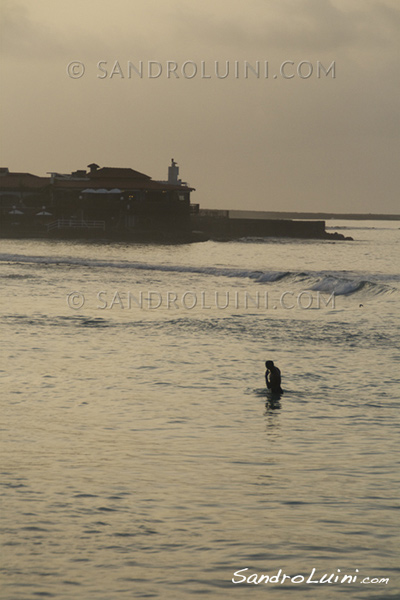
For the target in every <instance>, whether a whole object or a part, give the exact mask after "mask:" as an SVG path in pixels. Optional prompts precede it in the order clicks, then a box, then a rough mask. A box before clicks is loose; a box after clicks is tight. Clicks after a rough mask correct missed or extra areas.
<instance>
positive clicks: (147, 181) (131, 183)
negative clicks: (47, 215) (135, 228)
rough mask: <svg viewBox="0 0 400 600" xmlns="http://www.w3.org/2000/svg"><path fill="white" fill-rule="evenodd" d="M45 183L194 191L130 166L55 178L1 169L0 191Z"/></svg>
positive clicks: (61, 186) (73, 187) (39, 186)
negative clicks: (163, 180)
mask: <svg viewBox="0 0 400 600" xmlns="http://www.w3.org/2000/svg"><path fill="white" fill-rule="evenodd" d="M96 166H97V165H96ZM48 186H51V187H53V188H55V189H68V190H84V189H87V188H91V189H95V190H96V189H102V188H104V189H107V190H112V189H116V188H118V189H120V190H121V191H134V190H149V191H150V190H154V191H156V190H160V191H162V190H166V191H167V190H180V191H192V190H194V188H191V187H188V186H186V185H179V184H171V183H168V182H160V181H154V180H153V179H152V178H151V177H150V176H149V175H145V174H144V173H140V172H139V171H135V170H134V169H130V168H120V167H102V168H101V169H96V170H95V171H94V170H93V171H91V172H89V173H87V176H86V178H82V177H73V176H72V177H68V176H57V175H56V176H55V177H38V176H37V175H32V174H31V173H9V172H3V173H1V176H0V189H2V190H13V189H14V190H20V189H43V188H45V187H48Z"/></svg>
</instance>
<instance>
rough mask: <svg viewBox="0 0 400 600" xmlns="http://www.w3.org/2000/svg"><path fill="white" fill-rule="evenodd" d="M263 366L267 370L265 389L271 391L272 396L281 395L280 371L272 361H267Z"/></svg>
mask: <svg viewBox="0 0 400 600" xmlns="http://www.w3.org/2000/svg"><path fill="white" fill-rule="evenodd" d="M265 366H266V368H267V370H266V371H265V383H266V384H267V388H268V389H269V390H271V392H272V393H273V394H283V389H282V388H281V372H280V369H278V367H276V366H275V365H274V361H273V360H267V362H266V363H265Z"/></svg>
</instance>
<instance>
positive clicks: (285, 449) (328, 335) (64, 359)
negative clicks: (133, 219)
mask: <svg viewBox="0 0 400 600" xmlns="http://www.w3.org/2000/svg"><path fill="white" fill-rule="evenodd" d="M330 226H332V227H333V228H334V229H335V230H339V231H341V232H342V233H345V234H346V235H350V236H352V237H353V238H354V240H355V241H354V242H336V243H334V242H331V241H304V240H303V241H299V240H276V239H269V240H260V239H257V240H254V239H252V240H250V239H246V240H241V241H238V242H227V243H217V242H205V243H201V244H192V245H182V246H179V245H178V246H160V245H150V244H149V245H143V244H132V245H127V244H107V243H96V244H93V243H83V242H52V241H43V240H2V242H1V247H0V279H1V283H2V294H1V313H0V327H1V331H2V341H3V343H2V345H1V363H0V383H1V390H2V393H1V415H2V425H1V428H2V435H1V439H2V442H1V457H2V461H1V462H2V465H1V483H2V492H1V493H2V497H1V503H2V510H1V520H2V525H1V527H2V534H3V539H4V543H5V545H4V547H3V552H2V561H1V579H2V592H1V594H2V595H1V597H2V598H4V599H7V600H20V599H21V598H24V600H25V599H34V598H38V597H43V598H44V597H49V598H57V599H61V600H64V599H65V600H67V599H72V598H74V599H76V598H79V599H85V600H116V599H118V600H119V599H121V600H124V599H131V598H145V597H151V598H160V599H163V600H164V599H167V600H168V599H171V600H172V599H177V600H180V599H182V600H183V599H187V598H192V597H197V596H199V595H202V596H203V597H207V598H212V599H214V598H215V599H221V600H222V599H224V598H227V597H228V595H231V594H232V595H233V596H234V597H237V598H245V597H249V596H250V594H251V597H252V598H266V597H267V596H268V597H272V598H274V599H276V600H283V599H286V598H288V597H293V598H296V599H297V598H303V597H304V598H306V597H307V598H310V597H312V598H324V599H326V598H327V599H328V600H329V599H331V598H332V599H336V598H342V597H346V598H355V599H358V598H361V599H364V598H373V599H375V600H377V599H378V598H379V599H382V600H383V599H384V598H385V599H387V598H397V597H398V595H397V594H398V591H399V587H400V586H399V569H398V566H397V565H398V547H399V534H398V528H397V527H396V526H398V508H399V501H398V491H397V490H398V487H399V485H398V484H399V470H398V462H399V461H398V448H396V445H397V442H398V433H399V394H398V391H399V378H398V372H399V367H400V365H399V359H400V356H399V350H398V348H399V344H398V342H399V335H398V322H399V308H398V299H399V292H400V289H399V288H400V275H399V272H398V264H399V261H398V258H399V237H400V236H399V233H400V231H399V224H398V222H360V221H358V222H349V221H347V222H340V223H338V222H335V223H333V224H330ZM72 292H79V294H80V295H79V296H76V297H75V298H72V297H70V298H72V299H71V300H70V302H72V303H74V302H76V303H78V304H79V302H81V301H82V298H83V297H84V300H85V302H84V304H83V306H82V307H81V308H78V304H75V305H73V306H72V307H70V306H68V304H67V301H66V299H67V296H68V295H69V294H71V293H72ZM99 292H103V294H102V295H101V296H98V294H99ZM116 292H118V295H117V296H116ZM150 292H151V293H152V294H153V296H152V298H153V308H149V307H148V306H147V305H146V302H145V300H144V301H143V306H142V308H140V306H138V301H139V298H140V293H142V297H144V298H146V297H147V296H146V295H148V294H149V293H150ZM216 292H218V302H219V306H220V307H221V306H223V305H224V304H225V303H226V302H227V301H228V300H229V303H228V306H227V307H226V308H218V307H217V305H216V301H215V293H216ZM303 292H304V293H303ZM332 292H334V293H335V303H334V306H333V305H332V301H330V302H329V303H328V305H327V306H325V304H324V302H321V304H320V307H319V308H317V305H316V303H317V298H318V294H319V297H320V299H324V300H327V299H329V298H330V297H331V294H332ZM129 293H130V294H131V306H130V307H129V301H128V298H129ZM168 293H169V294H170V296H169V298H170V300H171V299H173V298H175V296H176V301H175V302H171V303H170V306H169V307H168V305H167V303H166V301H167V298H168ZM257 293H258V295H259V305H258V306H257V302H256V299H257ZM266 293H267V296H266ZM302 293H303V294H302ZM185 294H186V296H185V300H182V298H183V297H184V295H185ZM299 294H302V295H301V297H300V298H301V299H300V305H299V304H298V298H299ZM82 295H83V296H82ZM282 295H284V296H283V298H284V300H283V301H282ZM266 297H267V298H268V306H267V307H266V302H265V298H266ZM246 298H247V301H246ZM160 299H161V305H160V306H159V307H156V305H157V301H159V300H160ZM309 299H311V300H312V304H311V306H310V308H304V306H306V305H307V302H308V300H309ZM195 301H196V306H194V307H193V308H190V306H191V304H193V303H194V302H195ZM246 302H247V305H246ZM185 303H186V304H185ZM301 303H303V304H301ZM104 305H105V306H106V308H101V306H104ZM292 305H293V308H290V306H292ZM275 306H276V308H274V307H275ZM301 306H303V308H302V307H301ZM267 359H272V360H274V361H275V362H276V364H277V365H278V366H279V367H280V368H281V370H282V375H283V388H284V394H283V396H282V398H281V399H280V400H279V401H271V399H269V398H268V397H267V395H266V393H265V390H264V387H265V384H264V362H265V360H267ZM245 568H248V569H249V570H248V571H247V575H250V574H251V573H258V574H260V575H261V574H269V575H275V574H277V573H278V572H279V570H280V569H282V573H285V574H288V575H291V576H296V575H301V574H302V575H304V576H305V577H306V578H307V577H308V576H309V575H310V573H311V572H312V569H313V568H315V570H316V571H315V578H318V577H322V575H324V574H325V573H327V574H328V575H329V574H331V573H335V575H336V574H338V570H339V569H340V574H349V575H352V576H355V575H357V581H356V582H354V583H352V584H339V583H337V584H312V589H310V585H311V584H305V583H292V582H290V581H286V582H284V583H283V584H277V583H275V584H274V583H268V584H266V583H262V584H260V585H252V584H237V585H234V584H233V583H232V578H233V577H234V573H235V572H236V571H238V570H240V569H245ZM357 569H358V571H356V570H357ZM365 577H369V578H371V579H372V578H378V579H383V578H389V582H388V583H387V584H385V583H375V584H362V583H361V581H362V579H364V578H365ZM310 594H311V596H310Z"/></svg>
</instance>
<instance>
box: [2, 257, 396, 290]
mask: <svg viewBox="0 0 400 600" xmlns="http://www.w3.org/2000/svg"><path fill="white" fill-rule="evenodd" d="M0 263H11V264H14V265H18V264H36V265H43V266H54V267H57V266H68V267H71V266H74V267H85V268H90V269H93V268H94V269H127V270H131V271H135V270H136V271H138V270H139V271H155V272H167V273H190V274H199V275H210V276H214V277H229V278H235V279H250V280H252V281H253V282H255V283H259V284H263V283H264V284H269V283H271V284H273V283H281V282H285V283H291V284H294V285H296V284H299V285H300V284H301V285H302V287H303V289H308V290H312V291H319V292H323V293H329V294H332V293H335V295H338V296H349V295H351V294H356V293H361V292H362V293H366V294H372V295H380V294H392V293H395V292H398V291H399V288H398V284H399V283H400V276H397V275H381V274H374V275H368V276H366V275H365V274H357V273H353V272H348V271H343V272H337V273H335V272H332V271H320V272H316V271H308V272H293V271H292V272H291V271H273V270H265V271H263V270H257V269H243V268H234V267H223V266H221V267H214V266H196V265H173V264H150V263H145V262H135V261H112V260H106V261H104V260H97V259H84V258H73V257H48V256H26V255H18V254H0ZM6 276H7V275H6ZM12 277H17V276H16V275H12ZM366 277H368V278H366ZM393 284H394V285H393ZM396 284H397V285H396Z"/></svg>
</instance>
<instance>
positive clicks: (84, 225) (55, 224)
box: [47, 219, 106, 231]
mask: <svg viewBox="0 0 400 600" xmlns="http://www.w3.org/2000/svg"><path fill="white" fill-rule="evenodd" d="M105 228H106V223H105V221H87V220H84V219H82V220H78V219H57V221H52V222H51V223H49V224H48V225H47V231H52V230H53V229H102V230H103V231H104V230H105Z"/></svg>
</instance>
